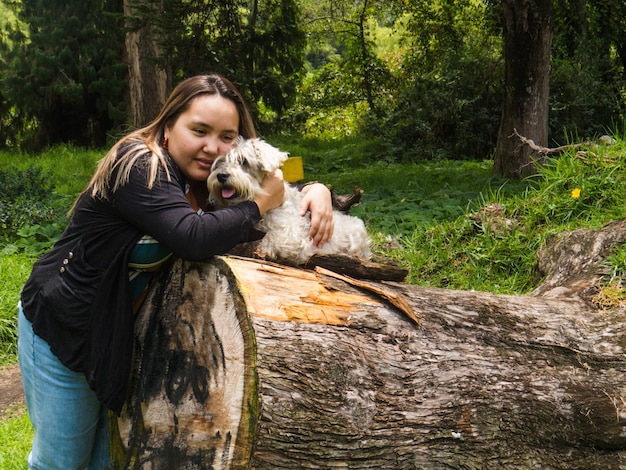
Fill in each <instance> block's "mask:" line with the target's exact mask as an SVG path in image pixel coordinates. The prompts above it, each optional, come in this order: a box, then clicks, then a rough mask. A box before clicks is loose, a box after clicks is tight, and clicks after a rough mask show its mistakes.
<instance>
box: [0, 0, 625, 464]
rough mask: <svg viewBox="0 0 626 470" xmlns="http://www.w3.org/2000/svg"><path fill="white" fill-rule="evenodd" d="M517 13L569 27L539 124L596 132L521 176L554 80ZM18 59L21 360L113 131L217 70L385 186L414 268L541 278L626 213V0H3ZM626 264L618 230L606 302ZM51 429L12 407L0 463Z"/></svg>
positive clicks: (6, 91) (1, 120)
mask: <svg viewBox="0 0 626 470" xmlns="http://www.w3.org/2000/svg"><path fill="white" fill-rule="evenodd" d="M524 9H525V10H524ZM522 11H527V12H529V13H532V14H533V15H534V16H532V15H530V16H528V17H527V18H526V19H524V18H521V17H516V16H515V15H511V12H517V13H520V12H522ZM511 18H512V19H513V23H518V24H519V25H521V26H522V28H521V31H522V33H521V35H522V37H524V35H525V36H527V38H526V39H529V43H530V44H532V43H533V41H534V40H535V39H537V37H534V36H533V34H531V33H530V32H527V33H524V32H523V31H524V28H523V26H524V22H525V21H526V20H528V19H531V20H533V21H536V22H537V23H539V28H538V29H539V30H540V31H545V30H547V31H549V33H550V35H549V36H550V41H549V67H548V68H546V69H545V70H547V72H548V75H549V76H548V77H547V78H548V81H549V94H548V95H547V99H546V112H545V115H542V116H541V118H540V119H535V120H536V121H537V122H536V123H535V124H536V126H535V129H536V128H542V127H545V131H546V133H545V137H542V138H540V139H537V143H539V144H540V145H549V146H553V147H554V146H559V145H563V144H569V143H573V142H581V141H587V140H589V142H590V143H589V144H587V145H586V146H584V147H581V148H579V149H577V150H580V151H581V152H582V153H580V152H576V150H572V151H568V152H564V153H562V154H560V155H559V156H557V157H556V158H554V159H549V160H546V161H545V162H542V163H543V164H542V165H538V166H536V167H535V166H533V165H530V166H528V168H532V170H533V171H532V174H530V175H527V177H525V178H520V179H519V180H517V181H513V180H512V179H511V178H513V179H516V178H519V177H520V176H522V174H521V172H517V173H516V172H515V171H513V172H512V174H502V173H506V172H502V171H500V172H498V168H500V170H502V168H501V167H498V166H495V165H494V161H495V159H496V150H497V148H498V147H499V146H498V141H499V140H502V139H511V132H510V129H504V130H502V129H501V127H502V126H501V123H502V122H503V117H504V115H505V114H506V112H507V111H506V109H507V107H506V103H507V98H508V97H510V96H511V94H513V95H515V93H518V94H520V93H521V94H524V93H526V95H527V96H526V97H527V98H528V100H530V101H532V100H533V99H535V98H536V97H535V95H534V94H533V92H532V87H533V80H534V76H533V75H532V74H531V73H529V74H527V75H526V74H521V75H522V76H523V78H524V79H527V80H528V89H529V90H530V91H528V90H526V89H524V87H522V89H521V90H520V89H519V87H518V89H516V88H515V86H514V85H515V84H512V83H511V82H510V81H507V80H510V78H508V77H510V74H509V73H508V72H507V70H510V68H511V67H512V66H517V67H518V69H521V70H526V69H527V70H528V71H532V70H533V65H534V64H533V62H534V60H535V59H536V60H537V61H539V55H537V54H534V51H533V50H531V49H528V48H527V47H526V46H525V43H524V42H523V41H521V42H519V43H515V41H510V39H511V38H510V37H509V36H507V35H508V34H510V33H511ZM507 38H509V40H507ZM515 44H517V46H515ZM512 45H513V46H512ZM137 56H139V57H141V60H142V62H141V63H140V64H139V65H140V66H141V67H143V68H144V71H143V72H141V71H138V67H135V66H136V65H138V64H137V63H136V62H133V60H132V59H133V57H135V58H136V57H137ZM0 62H1V65H0V252H1V257H0V273H1V276H2V283H1V284H2V287H1V288H0V364H12V363H14V362H15V360H16V359H15V338H16V331H15V310H16V309H15V305H16V302H17V299H18V297H19V292H20V290H21V286H22V285H23V282H24V281H25V279H26V277H27V276H28V273H29V272H30V269H31V267H32V263H33V262H34V260H35V259H36V258H37V256H39V255H40V254H41V253H42V252H44V251H46V250H47V249H49V247H50V246H51V244H52V243H53V242H54V241H55V240H56V238H57V237H58V236H59V234H60V231H61V230H62V229H63V226H64V224H65V223H66V222H67V219H66V218H65V213H66V210H67V208H69V206H70V205H71V203H72V201H73V199H74V198H75V197H76V195H77V194H78V192H79V191H80V190H81V189H82V187H83V186H84V184H85V183H86V182H87V181H88V178H89V175H90V174H91V173H92V172H93V169H94V167H95V164H96V162H97V161H98V159H99V158H101V157H102V156H103V155H104V149H106V147H107V146H109V145H111V144H112V143H113V142H114V141H115V139H116V138H117V137H119V136H120V135H122V134H123V133H125V132H126V131H127V130H128V129H129V128H131V127H134V126H137V125H141V124H142V123H145V122H146V121H147V120H149V119H151V118H152V117H154V114H155V113H156V111H157V110H158V108H159V107H160V104H161V102H162V99H163V96H164V95H165V94H166V93H167V91H169V89H171V88H172V86H173V85H175V84H176V83H177V82H178V81H180V80H181V79H182V78H184V77H187V76H190V75H193V74H196V73H202V72H207V71H214V72H219V73H222V74H224V75H226V76H227V77H229V78H230V79H231V80H232V81H233V82H234V83H236V84H237V86H238V87H239V88H240V89H241V90H242V91H243V92H244V93H245V95H246V97H247V99H248V102H249V103H250V104H251V107H252V111H253V114H254V117H255V121H256V122H257V123H258V126H259V130H260V133H261V135H262V136H264V137H265V138H267V139H268V140H269V141H271V142H272V143H274V144H277V145H279V146H280V147H281V148H283V149H285V150H288V151H290V152H291V153H292V154H294V155H301V156H303V157H304V162H305V174H306V177H307V178H309V179H318V180H320V181H324V182H329V183H332V184H333V185H335V187H336V189H338V190H339V191H349V190H351V188H352V186H353V185H355V184H356V185H359V186H361V187H362V188H364V189H365V194H364V198H363V202H362V203H361V205H359V206H356V207H355V208H354V209H353V213H354V214H355V215H358V216H361V217H363V218H364V219H365V220H366V222H367V224H368V229H370V231H371V233H372V235H373V237H374V241H375V245H376V249H377V251H378V252H382V253H385V254H386V255H387V256H389V257H392V258H394V259H396V260H397V261H398V262H399V263H400V264H402V265H403V266H405V267H407V268H409V270H410V274H409V278H408V279H407V282H410V283H419V284H425V285H432V286H438V287H448V288H456V289H476V290H484V291H491V292H496V293H528V292H530V291H532V289H533V288H534V287H535V286H536V285H537V283H538V282H539V280H540V279H539V278H538V277H537V271H536V252H537V250H538V248H539V247H541V246H542V245H543V244H544V242H545V240H546V239H547V238H548V237H550V236H552V235H554V234H558V233H561V232H562V231H564V230H571V229H574V228H580V227H590V228H595V227H600V226H602V225H603V224H606V223H607V222H609V221H611V220H615V219H618V218H622V217H624V216H625V215H626V210H625V208H624V204H623V199H624V198H623V194H624V182H625V181H626V141H625V140H624V132H625V129H624V123H625V116H626V4H625V3H624V2H623V0H553V1H552V0H496V1H479V0H432V1H426V2H424V1H417V0H385V1H383V0H358V1H350V2H348V1H344V0H335V1H327V0H317V1H311V0H298V1H295V0H249V1H235V0H220V1H217V0H201V1H199V0H187V1H184V2H182V1H180V0H160V1H144V0H132V1H131V0H125V1H124V0H100V1H94V0H63V1H61V0H0ZM138 77H139V78H141V79H142V80H143V82H142V81H141V80H140V79H138ZM138 89H140V90H143V91H144V92H145V94H144V96H143V97H141V99H137V96H136V94H137V90H138ZM522 117H523V118H524V119H522V121H524V120H526V121H528V122H531V121H532V120H533V117H534V116H533V113H529V114H527V115H524V116H522ZM544 119H545V121H544ZM520 124H522V125H523V124H524V122H521V123H520ZM530 128H531V129H532V128H533V127H532V126H531V127H530ZM603 134H609V135H610V136H612V138H613V140H611V145H609V146H606V147H605V146H604V144H602V145H601V146H597V145H596V143H597V138H598V137H599V136H600V135H603ZM526 136H527V137H530V138H533V137H535V138H536V136H534V135H532V134H531V135H528V134H526ZM512 141H513V140H512ZM514 143H515V144H516V145H517V146H518V147H519V142H517V141H514ZM504 157H505V158H508V155H507V154H506V153H505V155H504ZM625 272H626V249H619V250H617V251H616V252H615V253H613V254H612V256H611V257H610V259H609V265H608V266H607V269H606V286H605V288H604V289H603V290H602V291H601V292H599V294H598V297H597V302H598V304H599V305H601V306H611V305H615V303H620V302H623V301H624V299H625V298H626V294H625V287H624V284H623V279H624V273H625ZM20 410H22V411H23V408H21V409H20ZM31 432H32V430H31V428H30V425H29V423H28V420H27V417H26V416H25V415H23V414H20V413H18V414H17V417H16V418H15V419H11V420H8V421H7V422H6V423H1V425H0V440H2V441H3V442H6V443H9V442H11V443H15V447H14V448H12V449H9V448H8V447H5V448H3V449H2V454H0V468H2V469H8V468H11V469H12V468H23V461H24V458H25V455H26V454H27V452H28V448H29V442H30V438H31Z"/></svg>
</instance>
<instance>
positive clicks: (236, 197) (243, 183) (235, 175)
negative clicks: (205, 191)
mask: <svg viewBox="0 0 626 470" xmlns="http://www.w3.org/2000/svg"><path fill="white" fill-rule="evenodd" d="M219 175H222V176H221V178H222V179H223V182H222V181H220V179H219V178H220V176H219ZM224 175H228V176H227V177H226V178H225V179H224ZM260 180H261V181H262V180H263V178H262V176H261V178H260ZM207 186H208V188H209V202H210V203H211V205H213V206H214V207H216V208H220V207H230V206H233V205H235V204H239V203H241V202H244V201H252V200H253V199H254V198H255V197H256V196H258V195H260V194H265V191H264V190H263V189H262V188H261V184H260V182H259V180H258V178H255V177H254V176H253V175H251V174H249V173H246V172H245V171H243V170H242V169H241V168H238V167H230V168H228V169H226V168H224V167H219V166H218V167H217V168H215V169H214V170H213V171H212V172H211V175H210V176H209V179H208V181H207Z"/></svg>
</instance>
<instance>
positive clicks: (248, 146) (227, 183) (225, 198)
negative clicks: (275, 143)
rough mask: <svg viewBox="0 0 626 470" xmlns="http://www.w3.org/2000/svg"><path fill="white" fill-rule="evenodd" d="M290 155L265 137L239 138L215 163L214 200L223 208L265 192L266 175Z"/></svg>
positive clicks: (211, 194)
mask: <svg viewBox="0 0 626 470" xmlns="http://www.w3.org/2000/svg"><path fill="white" fill-rule="evenodd" d="M287 155H288V154H287V153H286V152H281V151H280V150H278V149H277V148H276V147H272V146H271V145H270V144H268V143H267V142H265V141H263V140H261V139H258V138H254V139H244V138H242V137H239V138H238V139H237V141H236V142H235V145H234V147H233V148H232V149H231V150H230V151H229V152H228V153H227V154H226V155H223V156H221V157H219V158H217V159H216V160H215V162H213V167H212V168H211V174H210V175H209V179H208V180H207V186H208V188H209V201H210V203H211V204H212V205H213V206H215V207H218V208H219V207H228V206H232V205H234V204H238V203H240V202H243V201H251V200H252V199H254V197H255V196H256V195H257V194H260V193H261V192H262V191H263V190H262V189H261V182H262V181H263V178H265V176H266V175H268V174H269V173H272V172H273V171H274V170H277V169H278V168H280V167H281V166H282V164H283V163H285V160H287Z"/></svg>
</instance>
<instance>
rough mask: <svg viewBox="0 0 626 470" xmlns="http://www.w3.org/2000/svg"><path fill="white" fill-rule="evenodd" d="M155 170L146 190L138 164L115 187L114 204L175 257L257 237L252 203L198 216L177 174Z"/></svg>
mask: <svg viewBox="0 0 626 470" xmlns="http://www.w3.org/2000/svg"><path fill="white" fill-rule="evenodd" d="M159 173H160V175H159V178H158V180H157V182H156V183H155V185H154V187H153V188H152V189H148V188H147V187H146V186H147V185H146V176H145V172H144V171H143V170H142V169H141V167H140V166H136V167H135V168H133V170H132V172H131V176H130V180H129V182H128V183H126V184H125V185H123V186H122V187H120V188H119V189H118V190H117V191H116V192H115V196H114V198H115V201H114V203H115V205H116V206H117V208H118V210H119V212H120V215H121V216H122V217H124V218H125V219H126V220H127V221H128V222H130V223H131V224H133V225H134V226H136V227H137V228H138V229H139V231H141V232H142V233H145V234H148V235H150V236H152V237H153V238H154V239H156V240H157V241H158V242H159V243H161V244H162V245H163V246H164V247H165V248H167V249H168V250H170V251H172V252H173V253H174V254H175V255H176V256H179V257H181V258H183V259H188V260H192V261H199V260H203V259H206V258H209V257H211V256H213V255H218V254H223V253H226V252H227V251H229V250H230V249H232V248H233V247H234V246H235V245H237V244H238V243H241V242H245V241H249V240H251V239H253V238H256V231H255V230H254V226H255V225H256V223H257V222H259V220H260V219H261V216H260V214H259V208H258V206H257V205H256V203H254V202H252V201H249V202H244V203H242V204H238V205H237V206H234V207H231V208H227V209H220V210H217V211H212V212H206V213H204V214H202V215H199V214H198V213H196V212H195V210H194V209H193V208H192V207H191V205H190V204H189V202H188V201H187V199H186V198H185V194H184V190H183V187H184V182H183V181H182V180H181V176H180V175H179V174H177V173H176V171H172V172H170V173H171V181H168V179H167V176H166V174H165V172H164V171H160V172H159Z"/></svg>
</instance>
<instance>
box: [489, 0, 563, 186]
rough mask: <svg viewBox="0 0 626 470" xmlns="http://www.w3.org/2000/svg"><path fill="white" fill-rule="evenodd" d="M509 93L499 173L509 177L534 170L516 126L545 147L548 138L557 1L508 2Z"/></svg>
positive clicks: (505, 3) (505, 17)
mask: <svg viewBox="0 0 626 470" xmlns="http://www.w3.org/2000/svg"><path fill="white" fill-rule="evenodd" d="M502 12H503V13H502V16H503V29H504V61H505V66H504V69H505V77H504V86H505V96H504V107H503V111H502V119H501V121H500V128H499V130H498V141H497V144H496V151H495V155H494V171H495V172H496V173H497V174H499V175H501V176H504V177H507V178H521V177H524V176H527V175H530V174H533V173H534V172H535V166H534V162H535V161H538V162H541V160H542V159H543V158H544V157H543V156H541V155H538V156H537V155H534V154H533V153H532V151H531V149H530V148H529V147H527V146H524V145H521V144H520V143H519V141H518V140H517V138H515V137H513V134H514V132H515V130H517V131H518V132H519V133H520V134H521V135H523V136H526V137H528V138H530V139H532V140H533V141H534V142H535V143H536V144H537V145H540V146H546V145H547V143H548V142H547V140H548V109H549V101H548V100H549V92H550V90H549V76H550V47H551V44H552V21H553V11H552V0H504V1H503V2H502Z"/></svg>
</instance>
